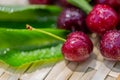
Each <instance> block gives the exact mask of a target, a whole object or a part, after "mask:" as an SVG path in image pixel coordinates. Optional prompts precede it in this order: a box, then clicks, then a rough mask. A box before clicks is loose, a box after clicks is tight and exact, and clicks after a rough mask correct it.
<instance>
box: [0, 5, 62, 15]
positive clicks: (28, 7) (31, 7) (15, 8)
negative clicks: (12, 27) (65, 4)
mask: <svg viewBox="0 0 120 80" xmlns="http://www.w3.org/2000/svg"><path fill="white" fill-rule="evenodd" d="M35 9H41V10H48V11H50V12H59V11H60V7H58V6H53V5H26V6H19V5H18V6H17V5H15V6H12V5H11V6H3V5H1V6H0V11H1V12H7V13H14V12H21V11H25V10H35Z"/></svg>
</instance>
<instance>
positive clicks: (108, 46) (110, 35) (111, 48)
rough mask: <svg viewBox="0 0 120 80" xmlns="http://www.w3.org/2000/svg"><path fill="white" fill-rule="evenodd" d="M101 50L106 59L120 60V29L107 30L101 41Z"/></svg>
mask: <svg viewBox="0 0 120 80" xmlns="http://www.w3.org/2000/svg"><path fill="white" fill-rule="evenodd" d="M100 51H101V54H102V55H103V56H104V57H105V59H108V60H115V61H116V60H120V31H117V30H113V31H108V32H106V33H105V34H104V36H103V37H102V39H101V41H100Z"/></svg>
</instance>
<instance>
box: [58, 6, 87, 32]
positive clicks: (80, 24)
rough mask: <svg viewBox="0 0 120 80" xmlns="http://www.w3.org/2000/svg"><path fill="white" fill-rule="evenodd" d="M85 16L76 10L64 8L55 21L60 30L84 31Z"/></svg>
mask: <svg viewBox="0 0 120 80" xmlns="http://www.w3.org/2000/svg"><path fill="white" fill-rule="evenodd" d="M85 18H86V15H85V13H84V12H83V11H81V10H80V9H78V8H73V7H72V8H65V9H64V10H63V11H62V13H61V14H60V16H59V17H58V20H57V26H58V28H60V29H66V30H71V31H85V30H86V25H85Z"/></svg>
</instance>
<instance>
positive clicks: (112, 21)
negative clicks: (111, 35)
mask: <svg viewBox="0 0 120 80" xmlns="http://www.w3.org/2000/svg"><path fill="white" fill-rule="evenodd" d="M117 23H118V15H117V13H116V12H115V11H114V10H113V9H112V8H111V7H110V6H108V5H103V4H98V5H96V6H94V8H93V9H92V11H91V12H90V13H89V14H88V16H87V18H86V24H87V26H88V28H89V29H90V30H91V31H92V32H95V33H98V34H99V35H103V34H104V33H105V32H106V31H108V30H112V29H114V28H115V27H116V25H117Z"/></svg>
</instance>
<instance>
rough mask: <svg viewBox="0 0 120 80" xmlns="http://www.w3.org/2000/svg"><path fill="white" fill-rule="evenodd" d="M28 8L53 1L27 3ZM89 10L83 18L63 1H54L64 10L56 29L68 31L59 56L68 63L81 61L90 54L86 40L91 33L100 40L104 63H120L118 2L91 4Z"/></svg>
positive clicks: (99, 0) (101, 0)
mask: <svg viewBox="0 0 120 80" xmlns="http://www.w3.org/2000/svg"><path fill="white" fill-rule="evenodd" d="M29 1H30V3H31V4H53V2H55V0H54V1H53V0H29ZM92 2H93V8H92V10H91V11H90V12H89V13H88V14H85V13H84V11H82V10H81V9H80V8H77V7H75V6H73V5H71V4H70V3H68V2H67V0H56V3H58V4H59V5H61V6H62V7H64V9H63V11H62V12H61V13H60V15H59V16H58V21H57V26H58V28H60V29H66V30H70V31H71V33H70V34H68V36H67V38H66V41H65V42H64V44H63V46H62V49H61V50H62V53H63V55H64V57H65V59H67V60H69V61H84V60H86V59H87V58H88V57H89V56H90V53H91V52H92V50H93V43H92V41H91V40H90V39H89V37H88V36H87V32H88V31H91V32H93V33H96V34H98V35H99V36H100V41H99V42H100V43H99V44H100V47H99V48H100V51H101V54H102V55H103V57H104V58H105V59H107V60H115V61H119V60H120V31H119V30H118V29H119V26H120V0H93V1H92Z"/></svg>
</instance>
